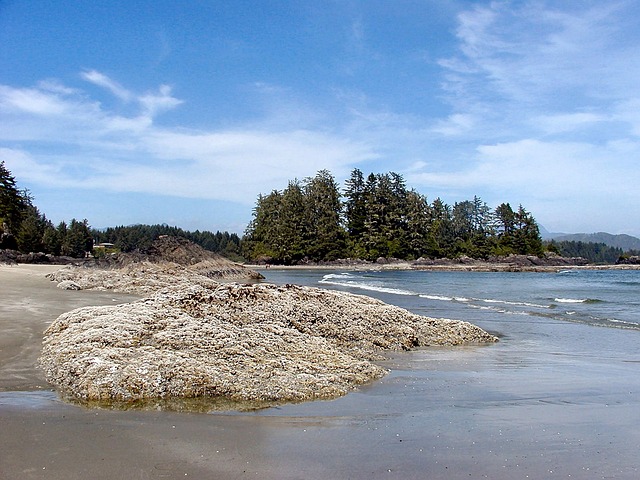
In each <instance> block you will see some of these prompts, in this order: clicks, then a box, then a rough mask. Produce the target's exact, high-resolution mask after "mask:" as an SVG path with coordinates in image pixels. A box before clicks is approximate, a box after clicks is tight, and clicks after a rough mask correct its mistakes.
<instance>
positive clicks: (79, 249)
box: [62, 218, 93, 258]
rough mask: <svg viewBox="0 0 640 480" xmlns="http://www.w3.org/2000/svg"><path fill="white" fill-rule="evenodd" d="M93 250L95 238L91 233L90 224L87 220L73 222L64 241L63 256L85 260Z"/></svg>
mask: <svg viewBox="0 0 640 480" xmlns="http://www.w3.org/2000/svg"><path fill="white" fill-rule="evenodd" d="M92 250H93V238H92V237H91V233H90V232H89V222H88V221H87V220H86V219H85V220H83V221H81V222H80V221H78V220H76V219H75V218H74V219H72V220H71V223H70V224H69V228H68V230H67V232H66V235H65V236H64V238H63V240H62V254H63V255H67V256H69V257H74V258H84V257H85V256H86V254H87V253H88V252H91V251H92Z"/></svg>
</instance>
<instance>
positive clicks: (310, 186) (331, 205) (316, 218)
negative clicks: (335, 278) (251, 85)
mask: <svg viewBox="0 0 640 480" xmlns="http://www.w3.org/2000/svg"><path fill="white" fill-rule="evenodd" d="M304 193H305V197H306V203H307V218H308V219H309V228H310V232H309V233H310V238H311V239H313V240H312V241H311V242H310V243H309V247H308V253H309V256H310V257H311V258H312V259H313V260H335V259H337V258H340V257H343V256H344V254H345V231H344V229H343V228H342V220H341V218H342V201H341V197H340V191H339V189H338V184H337V183H336V181H335V179H334V177H333V175H331V173H330V172H329V171H327V170H321V171H319V172H318V173H317V174H316V176H315V177H313V178H312V179H308V180H307V182H306V184H305V188H304Z"/></svg>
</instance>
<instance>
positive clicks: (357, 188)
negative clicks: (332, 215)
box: [344, 168, 367, 258]
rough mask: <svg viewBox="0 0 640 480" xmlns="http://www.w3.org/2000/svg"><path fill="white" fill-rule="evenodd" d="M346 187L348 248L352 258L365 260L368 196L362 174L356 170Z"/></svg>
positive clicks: (345, 213) (345, 205)
mask: <svg viewBox="0 0 640 480" xmlns="http://www.w3.org/2000/svg"><path fill="white" fill-rule="evenodd" d="M345 185H346V188H345V192H344V197H345V201H344V215H345V225H346V230H347V242H348V248H349V252H350V255H351V256H353V257H356V258H363V257H364V255H365V251H364V249H363V247H362V237H363V235H364V232H365V230H366V221H367V195H366V184H365V180H364V176H363V174H362V172H361V171H360V170H358V169H357V168H356V169H354V170H353V171H352V172H351V177H350V178H349V179H348V180H347V181H346V182H345Z"/></svg>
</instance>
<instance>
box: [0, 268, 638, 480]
mask: <svg viewBox="0 0 640 480" xmlns="http://www.w3.org/2000/svg"><path fill="white" fill-rule="evenodd" d="M54 268H56V267H49V266H47V267H41V266H22V265H21V266H13V267H9V266H0V284H1V285H2V291H1V302H0V319H1V322H2V324H1V325H0V328H1V329H2V330H1V331H2V337H1V340H0V342H1V344H0V345H1V350H0V360H1V361H0V373H1V376H0V379H1V382H0V452H2V454H1V455H0V478H2V479H7V480H13V479H40V478H42V479H44V478H46V479H85V478H94V479H114V478H131V479H151V478H164V479H166V478H169V479H172V478H176V479H177V478H185V477H188V478H203V479H228V478H261V479H327V478H352V479H361V478H362V479H365V478H366V479H382V478H385V479H386V478H392V479H396V478H398V479H400V478H402V479H419V478H420V479H421V478H435V479H438V478H443V479H444V478H446V479H462V478H493V479H516V478H523V479H524V478H572V479H575V478H580V479H591V478H618V479H632V478H637V476H638V474H639V472H638V465H637V463H635V461H634V459H635V458H636V457H637V449H638V447H639V446H640V434H639V433H638V431H637V428H636V427H637V421H638V413H637V412H638V403H637V397H636V396H635V394H633V395H632V392H637V387H638V385H637V383H638V380H637V379H636V380H633V377H631V378H630V377H628V375H625V373H624V372H623V369H628V368H631V367H633V365H631V364H628V365H627V364H620V365H619V366H618V364H617V363H616V364H615V365H616V366H615V368H618V369H619V370H620V375H621V377H620V378H619V379H616V378H608V377H607V380H606V381H605V380H602V379H601V377H600V376H599V373H598V372H599V371H600V370H601V369H602V365H603V364H604V363H605V362H607V361H608V360H607V357H602V358H600V357H598V358H596V357H593V358H592V357H591V356H589V357H587V359H586V360H585V361H586V362H589V363H587V364H586V365H587V368H583V367H584V364H583V365H580V366H579V367H576V366H574V364H573V363H567V362H568V361H567V360H565V359H564V357H560V356H555V355H554V356H552V357H549V355H548V353H547V352H546V351H541V350H540V348H539V347H538V346H537V345H536V344H535V343H532V342H526V341H522V340H518V338H507V339H505V340H504V341H501V342H500V343H498V344H495V345H490V346H467V347H438V348H427V349H419V350H417V351H414V352H409V353H398V354H394V355H392V356H389V358H388V360H386V361H383V362H381V365H383V366H384V367H385V368H388V369H390V370H391V373H390V374H389V375H388V376H386V377H384V378H383V379H381V380H379V381H376V382H374V383H372V384H369V385H367V386H363V387H361V388H359V389H358V390H357V391H355V392H353V393H350V394H348V395H346V396H344V397H341V398H338V399H336V400H332V401H317V402H307V403H301V404H289V405H282V406H280V407H276V408H269V409H264V410H258V411H252V412H223V413H213V414H205V413H194V412H167V411H139V410H130V411H123V410H109V409H90V408H86V407H82V406H78V405H74V404H71V403H67V402H64V401H63V400H61V399H60V398H59V397H58V396H57V394H56V393H55V392H53V391H52V389H51V387H50V386H48V385H47V384H46V382H45V381H44V379H43V377H42V373H41V372H40V370H39V369H38V368H37V367H36V361H37V357H38V355H39V352H40V348H41V341H42V332H43V330H44V329H45V328H46V327H47V326H48V325H49V324H50V323H51V322H52V321H53V320H54V319H55V318H56V317H57V316H58V315H59V314H60V313H62V312H65V311H68V310H70V309H72V308H76V307H80V306H84V305H99V304H104V305H112V304H115V303H120V302H126V301H129V300H130V299H132V298H135V297H132V296H130V295H118V294H113V293H111V292H88V291H63V290H59V289H57V288H56V286H55V284H54V283H53V282H50V281H49V280H47V279H46V278H44V274H45V273H47V272H49V271H51V270H52V269H54ZM541 328H543V329H545V328H546V329H549V328H552V329H553V330H551V331H544V332H543V333H542V335H545V336H549V335H551V336H553V337H554V338H555V337H558V338H561V337H562V334H563V329H573V330H575V329H576V328H582V327H581V326H578V327H576V326H575V325H571V324H568V325H564V324H562V325H555V324H554V325H551V326H549V325H544V324H543V325H542V326H541ZM584 328H588V327H584ZM623 333H625V332H620V333H619V332H613V334H612V335H613V337H612V338H611V340H609V341H610V342H611V346H613V345H619V344H620V343H621V342H623V341H625V340H624V339H625V338H626V337H623ZM614 337H615V338H614ZM627 341H628V340H627ZM605 347H606V348H609V346H608V345H605ZM625 348H626V347H625ZM549 358H552V359H553V360H552V361H550V360H549ZM625 371H626V370H625ZM531 375H535V377H534V378H536V382H533V383H532V382H530V381H529V380H528V379H530V378H532V377H531ZM567 379H571V381H568V380H567ZM622 382H624V385H622ZM620 392H623V393H624V392H627V393H625V394H624V395H622V393H620Z"/></svg>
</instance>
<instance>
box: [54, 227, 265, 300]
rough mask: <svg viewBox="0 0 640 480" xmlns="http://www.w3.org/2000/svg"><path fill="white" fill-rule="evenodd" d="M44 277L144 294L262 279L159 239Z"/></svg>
mask: <svg viewBox="0 0 640 480" xmlns="http://www.w3.org/2000/svg"><path fill="white" fill-rule="evenodd" d="M47 277H48V278H49V279H50V280H52V281H55V282H56V283H58V287H60V288H63V289H66V288H68V287H71V288H73V289H78V288H79V289H83V290H114V291H118V292H124V293H135V294H140V295H146V294H149V293H151V292H155V291H157V290H159V289H161V288H164V287H166V286H169V285H176V284H182V285H189V284H193V283H202V282H205V281H206V279H213V280H236V281H237V280H258V279H261V278H263V277H262V275H260V274H259V273H258V272H255V271H253V270H251V269H249V268H247V267H245V266H243V265H239V264H237V263H234V262H232V261H230V260H227V259H226V258H224V257H222V256H220V255H218V254H215V253H213V252H210V251H208V250H205V249H204V248H202V247H200V246H199V245H196V244H194V243H192V242H190V241H188V240H186V239H184V238H179V237H160V238H159V239H158V240H156V241H155V242H154V243H153V244H152V246H151V247H150V248H149V249H148V250H147V251H145V252H136V253H132V254H117V255H113V256H110V257H107V258H106V259H103V260H101V261H100V262H98V263H95V262H93V263H84V264H83V265H75V266H69V267H66V268H64V269H61V270H58V271H57V272H54V273H51V274H49V275H47Z"/></svg>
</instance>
